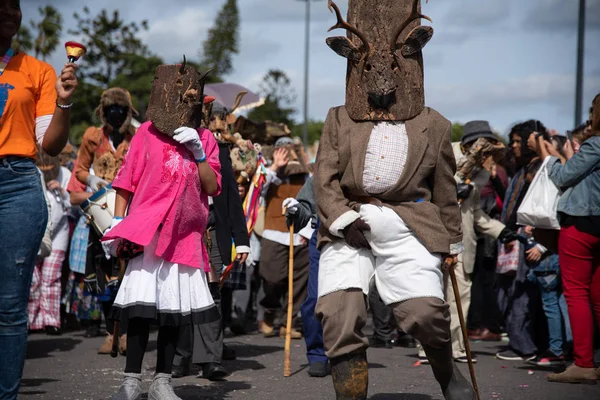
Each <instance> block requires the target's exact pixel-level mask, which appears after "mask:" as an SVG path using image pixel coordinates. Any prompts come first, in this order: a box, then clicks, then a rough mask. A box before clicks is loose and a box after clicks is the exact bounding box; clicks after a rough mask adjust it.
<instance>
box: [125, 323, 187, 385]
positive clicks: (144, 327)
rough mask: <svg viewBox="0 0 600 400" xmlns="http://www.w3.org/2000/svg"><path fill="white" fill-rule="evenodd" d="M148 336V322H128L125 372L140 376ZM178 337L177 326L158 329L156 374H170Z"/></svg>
mask: <svg viewBox="0 0 600 400" xmlns="http://www.w3.org/2000/svg"><path fill="white" fill-rule="evenodd" d="M149 336H150V321H149V320H147V319H142V318H133V319H130V320H129V324H128V329H127V361H126V363H125V372H129V373H134V374H141V373H142V361H143V360H144V353H145V352H146V347H147V346H148V337H149ZM178 337H179V327H178V326H161V327H160V328H159V329H158V342H157V351H158V354H157V360H156V373H164V374H170V373H171V370H172V368H173V357H174V356H175V347H176V346H177V338H178Z"/></svg>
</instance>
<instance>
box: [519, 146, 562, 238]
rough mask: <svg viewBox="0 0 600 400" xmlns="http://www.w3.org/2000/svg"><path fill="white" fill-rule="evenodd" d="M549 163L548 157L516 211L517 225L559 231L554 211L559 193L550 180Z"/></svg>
mask: <svg viewBox="0 0 600 400" xmlns="http://www.w3.org/2000/svg"><path fill="white" fill-rule="evenodd" d="M549 161H550V157H546V159H545V160H544V162H543V163H542V166H541V167H540V169H539V171H538V172H537V174H535V177H534V178H533V181H532V182H531V185H529V189H528V190H527V193H526V194H525V198H524V199H523V202H522V203H521V206H520V207H519V209H518V210H517V224H519V225H530V226H533V227H535V228H539V229H560V224H559V223H558V215H557V211H556V210H557V207H558V200H559V199H560V195H561V193H560V190H559V189H558V187H556V185H555V184H554V182H552V180H551V179H550V176H549V173H550V170H549V166H548V162H549Z"/></svg>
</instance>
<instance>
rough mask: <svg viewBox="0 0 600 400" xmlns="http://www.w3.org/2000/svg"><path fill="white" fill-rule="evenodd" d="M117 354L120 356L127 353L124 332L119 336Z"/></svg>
mask: <svg viewBox="0 0 600 400" xmlns="http://www.w3.org/2000/svg"><path fill="white" fill-rule="evenodd" d="M119 354H120V355H122V356H126V355H127V334H126V333H124V334H122V335H121V336H119Z"/></svg>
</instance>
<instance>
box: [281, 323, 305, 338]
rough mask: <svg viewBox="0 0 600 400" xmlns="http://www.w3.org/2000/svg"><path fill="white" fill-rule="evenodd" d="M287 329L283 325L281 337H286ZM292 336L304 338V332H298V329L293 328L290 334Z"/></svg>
mask: <svg viewBox="0 0 600 400" xmlns="http://www.w3.org/2000/svg"><path fill="white" fill-rule="evenodd" d="M286 332H287V330H286V328H285V327H283V326H282V327H281V328H280V329H279V337H280V338H284V339H285V334H286ZM290 335H291V336H292V339H295V340H297V339H302V333H300V332H298V331H297V330H295V329H294V328H292V332H291V334H290Z"/></svg>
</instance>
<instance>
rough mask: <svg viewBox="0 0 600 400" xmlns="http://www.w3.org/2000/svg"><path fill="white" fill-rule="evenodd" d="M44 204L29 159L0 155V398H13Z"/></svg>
mask: <svg viewBox="0 0 600 400" xmlns="http://www.w3.org/2000/svg"><path fill="white" fill-rule="evenodd" d="M47 221H48V208H47V205H46V201H45V199H44V194H43V191H42V183H41V181H40V175H39V172H38V169H37V168H36V166H35V163H34V161H33V160H31V159H25V158H16V157H10V158H8V157H7V158H0V277H1V279H0V349H2V356H1V357H0V399H3V400H4V399H16V398H17V395H18V392H19V384H20V381H21V375H22V374H23V365H24V363H25V353H26V346H27V302H28V300H29V287H30V286H31V277H32V274H33V268H34V266H35V259H36V255H37V253H38V250H39V247H40V244H41V242H42V238H43V237H44V232H45V230H46V223H47Z"/></svg>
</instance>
